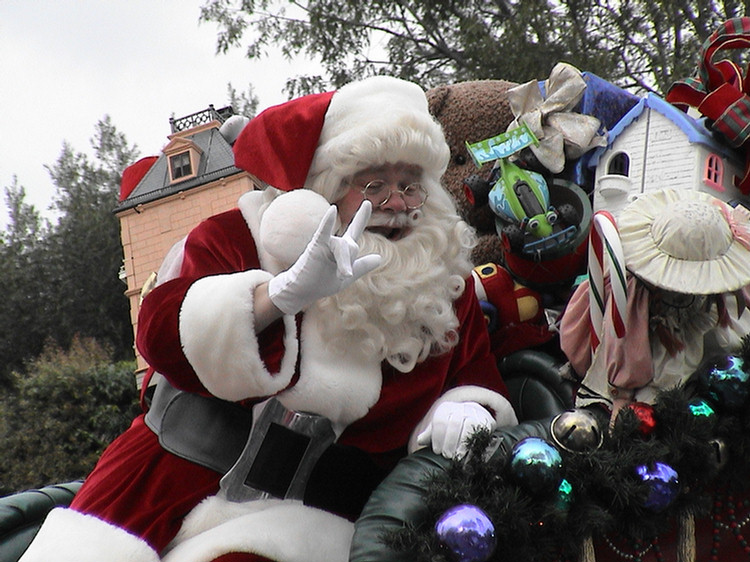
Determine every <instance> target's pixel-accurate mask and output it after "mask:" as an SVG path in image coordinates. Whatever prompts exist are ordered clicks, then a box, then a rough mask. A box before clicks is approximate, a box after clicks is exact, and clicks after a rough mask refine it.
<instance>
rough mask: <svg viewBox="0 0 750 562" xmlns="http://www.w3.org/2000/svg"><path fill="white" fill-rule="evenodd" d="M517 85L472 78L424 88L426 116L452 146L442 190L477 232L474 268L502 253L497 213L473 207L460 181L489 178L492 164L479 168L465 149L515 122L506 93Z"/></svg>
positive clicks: (499, 258)
mask: <svg viewBox="0 0 750 562" xmlns="http://www.w3.org/2000/svg"><path fill="white" fill-rule="evenodd" d="M516 85H517V84H515V83H513V82H508V81H505V80H471V81H466V82H457V83H455V84H448V85H441V86H437V87H434V88H431V89H429V90H427V101H428V103H429V107H430V113H432V115H433V116H434V117H435V118H436V119H437V120H438V121H439V122H440V124H441V125H442V127H443V131H444V133H445V137H446V140H447V141H448V145H449V146H450V151H451V159H450V163H449V164H448V169H447V170H446V172H445V175H444V176H443V186H444V187H445V189H447V190H448V192H449V193H450V194H451V195H452V196H453V198H454V200H455V201H456V204H457V206H458V210H459V213H460V215H461V216H462V217H463V219H464V220H465V221H466V222H468V223H469V224H470V225H471V226H473V227H474V229H475V230H476V232H477V237H478V243H477V246H476V247H475V248H474V250H473V253H472V261H473V263H474V264H475V265H481V264H484V263H488V262H491V263H502V261H503V250H502V244H501V240H500V237H499V236H498V235H497V231H496V230H495V214H494V213H493V212H492V210H491V209H490V207H489V206H488V205H482V206H479V207H476V208H475V207H474V205H473V204H472V203H470V202H469V199H468V198H467V196H466V194H465V192H464V180H465V179H466V178H467V177H469V176H471V175H472V174H477V173H478V174H482V175H485V176H486V175H487V174H488V173H489V169H490V168H491V166H492V164H491V163H487V164H485V165H484V166H483V167H482V169H481V170H478V169H477V166H476V165H475V164H474V161H473V160H472V158H471V155H470V154H469V151H468V150H467V148H466V142H467V141H468V142H469V143H473V142H478V141H482V140H485V139H488V138H490V137H493V136H495V135H498V134H500V133H504V132H505V130H506V129H507V127H508V125H510V124H511V122H512V121H513V119H514V116H513V113H512V112H511V110H510V105H509V103H508V100H507V96H506V93H507V91H508V90H509V89H510V88H513V87H514V86H516Z"/></svg>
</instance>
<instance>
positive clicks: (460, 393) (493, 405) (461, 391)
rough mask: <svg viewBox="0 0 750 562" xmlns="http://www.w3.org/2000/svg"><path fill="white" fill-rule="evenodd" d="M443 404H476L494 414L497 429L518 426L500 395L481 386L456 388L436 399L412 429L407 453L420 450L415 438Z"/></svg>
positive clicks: (509, 406) (508, 404)
mask: <svg viewBox="0 0 750 562" xmlns="http://www.w3.org/2000/svg"><path fill="white" fill-rule="evenodd" d="M443 402H476V403H477V404H481V405H482V406H484V407H485V408H488V409H490V410H491V411H492V412H494V413H495V423H496V424H497V427H503V426H509V425H518V417H517V416H516V412H515V411H514V410H513V406H512V405H511V403H510V402H509V401H508V399H507V398H505V396H503V395H502V394H498V393H497V392H495V391H494V390H490V389H489V388H484V387H482V386H474V385H464V386H457V387H456V388H452V389H450V390H448V391H447V392H446V393H445V394H443V395H442V396H441V397H440V398H438V399H437V400H436V401H435V403H434V404H433V405H432V407H431V408H430V409H429V411H428V412H427V413H426V414H425V416H424V417H423V418H422V421H420V422H419V423H418V424H417V426H416V427H415V428H414V431H412V433H411V437H410V438H409V447H408V450H409V453H413V452H414V451H416V450H417V449H419V448H420V446H419V445H418V444H417V436H418V435H419V434H420V433H422V432H423V431H424V430H425V429H426V428H427V426H428V425H429V424H430V422H431V421H432V416H433V415H434V414H435V410H436V409H437V407H438V406H439V405H440V404H442V403H443Z"/></svg>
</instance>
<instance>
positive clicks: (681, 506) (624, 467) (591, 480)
mask: <svg viewBox="0 0 750 562" xmlns="http://www.w3.org/2000/svg"><path fill="white" fill-rule="evenodd" d="M740 355H741V356H742V357H743V359H745V362H746V364H748V365H750V338H749V337H748V336H746V337H745V338H744V340H743V347H742V352H741V353H740ZM698 388H699V385H698V384H697V382H696V381H694V380H693V381H689V382H688V383H687V384H685V385H684V386H680V387H677V388H674V389H672V390H669V391H665V392H662V393H661V394H660V395H659V397H658V400H657V402H656V403H655V404H654V406H653V408H654V410H653V417H654V420H655V422H656V423H655V428H654V431H653V432H652V433H651V434H649V435H644V434H643V433H642V431H641V429H640V425H641V420H639V419H638V417H637V415H636V414H635V412H634V411H633V410H630V409H627V410H623V411H622V412H621V413H620V415H618V417H617V421H616V423H615V425H614V427H613V428H612V430H611V432H609V433H608V434H607V435H606V436H605V440H604V442H603V444H602V446H601V447H600V448H599V449H596V450H594V451H591V452H586V453H570V452H566V451H563V450H561V451H560V452H561V455H562V457H563V477H564V478H565V479H566V480H567V481H568V482H569V483H570V484H571V485H572V488H573V493H572V500H571V501H570V502H569V504H568V506H567V507H566V508H563V507H561V506H560V503H559V497H558V496H556V495H553V496H552V497H536V496H535V495H534V494H533V493H531V492H530V491H528V490H525V489H524V488H522V487H521V486H519V485H518V484H516V483H515V482H514V480H513V478H512V475H511V474H510V473H509V462H508V460H509V459H508V458H507V457H504V458H497V459H495V458H490V460H486V458H487V450H488V447H489V446H490V443H491V441H492V436H491V435H490V433H489V432H479V433H477V434H476V435H475V436H473V438H472V441H471V446H470V453H469V455H467V457H466V459H465V460H464V461H463V462H453V463H451V465H450V467H449V468H448V470H446V471H444V472H442V473H437V474H432V475H431V476H429V477H428V478H427V480H426V482H425V490H426V491H425V497H424V499H425V504H426V506H427V508H428V510H429V513H430V518H429V519H428V521H427V522H426V523H425V524H424V525H421V526H416V527H415V526H408V527H406V528H403V529H400V530H398V531H394V532H391V533H389V534H388V535H387V536H386V537H384V541H385V543H386V544H387V545H388V546H389V547H390V548H392V549H394V550H397V551H401V552H410V553H412V554H413V559H414V560H415V561H417V562H443V561H445V562H449V561H450V560H451V558H450V557H449V556H448V554H447V553H446V552H444V551H443V550H441V547H440V545H439V543H438V541H437V538H436V536H435V533H434V523H435V521H437V519H438V518H439V517H440V515H441V514H442V513H444V512H445V511H446V510H447V509H449V508H451V507H453V506H455V505H458V504H463V503H468V504H473V505H476V506H478V507H480V508H482V509H483V510H484V511H485V512H486V513H487V515H488V516H489V517H490V519H491V520H492V522H493V524H494V526H495V532H496V537H497V543H498V548H497V550H496V552H495V554H494V555H493V557H492V558H490V560H491V561H496V562H500V561H508V560H524V561H528V562H535V561H539V562H541V561H549V560H557V559H564V558H566V557H567V558H569V559H571V560H575V559H576V558H577V553H578V552H579V549H580V546H581V543H582V541H583V540H584V539H585V538H586V537H590V536H602V535H605V534H609V533H612V532H615V531H616V532H617V533H619V534H621V535H624V536H629V537H632V538H634V539H650V538H652V537H654V536H655V535H658V534H661V533H663V532H665V531H667V530H668V529H669V528H670V527H671V526H672V525H673V524H674V522H675V521H678V520H679V519H680V518H681V517H683V516H685V515H688V514H693V515H694V516H696V517H701V516H707V515H708V514H709V513H710V508H711V500H712V494H713V492H712V486H714V485H715V484H717V482H718V481H719V480H720V482H721V485H722V486H728V487H729V488H730V489H733V490H735V491H738V490H741V489H743V488H745V487H746V486H747V484H748V478H747V475H748V474H750V411H748V410H750V409H748V408H742V409H741V411H740V412H735V413H732V412H722V411H721V410H717V412H716V416H713V417H712V418H705V417H700V416H695V415H693V414H692V413H691V412H690V410H689V408H688V402H689V401H690V400H691V398H694V397H695V396H697V395H699V394H698V392H699V391H698ZM715 439H720V440H722V441H723V443H724V444H725V445H726V451H727V452H728V460H727V462H726V463H725V464H724V465H723V466H721V467H720V466H719V465H718V463H717V461H716V451H715V448H714V446H712V444H711V440H715ZM654 461H660V462H663V463H666V464H668V465H670V466H671V467H672V468H674V469H675V470H676V471H677V473H678V474H679V479H680V483H681V492H680V494H679V495H678V497H677V498H676V499H675V501H674V502H672V503H671V504H670V505H669V506H668V507H667V508H666V509H664V510H663V511H660V512H654V511H652V510H649V509H648V508H646V507H644V501H645V498H646V497H647V495H648V492H649V487H648V485H647V484H645V483H644V482H642V481H641V480H640V479H639V478H638V477H637V475H636V473H635V467H636V466H638V465H643V464H646V465H649V464H651V463H652V462H654ZM718 476H720V477H721V478H720V479H717V477H718Z"/></svg>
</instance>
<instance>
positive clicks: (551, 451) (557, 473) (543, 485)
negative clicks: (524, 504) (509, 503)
mask: <svg viewBox="0 0 750 562" xmlns="http://www.w3.org/2000/svg"><path fill="white" fill-rule="evenodd" d="M510 473H511V474H512V476H513V478H514V479H515V480H516V481H517V482H518V483H519V484H521V485H522V486H524V487H525V488H526V489H527V490H528V491H529V492H531V493H532V494H536V495H545V494H549V493H551V492H552V491H554V490H556V489H557V488H558V487H559V486H560V481H561V480H562V457H561V456H560V452H559V451H558V450H557V449H556V448H555V446H554V445H552V444H551V443H549V442H548V441H545V440H544V439H541V438H539V437H526V438H525V439H522V440H521V441H519V442H518V443H516V444H515V446H514V447H513V450H512V451H511V457H510Z"/></svg>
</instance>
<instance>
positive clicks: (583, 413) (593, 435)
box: [550, 408, 604, 453]
mask: <svg viewBox="0 0 750 562" xmlns="http://www.w3.org/2000/svg"><path fill="white" fill-rule="evenodd" d="M550 429H551V433H552V440H553V441H554V442H555V445H557V446H558V447H560V448H561V449H563V450H565V451H568V452H570V453H582V452H584V451H591V450H595V449H598V448H599V447H601V445H602V442H603V441H604V432H603V431H602V428H601V427H600V425H599V420H598V419H597V418H596V416H595V415H594V414H593V413H591V412H590V411H588V410H584V409H581V408H575V409H573V410H567V411H565V412H563V413H561V414H559V415H557V416H556V417H555V419H553V420H552V424H551V426H550Z"/></svg>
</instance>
